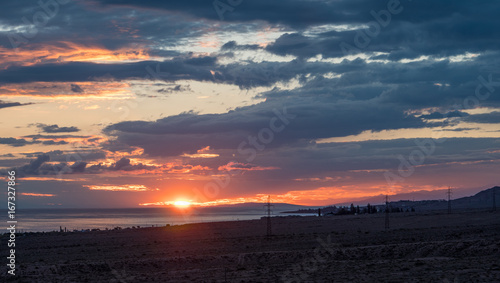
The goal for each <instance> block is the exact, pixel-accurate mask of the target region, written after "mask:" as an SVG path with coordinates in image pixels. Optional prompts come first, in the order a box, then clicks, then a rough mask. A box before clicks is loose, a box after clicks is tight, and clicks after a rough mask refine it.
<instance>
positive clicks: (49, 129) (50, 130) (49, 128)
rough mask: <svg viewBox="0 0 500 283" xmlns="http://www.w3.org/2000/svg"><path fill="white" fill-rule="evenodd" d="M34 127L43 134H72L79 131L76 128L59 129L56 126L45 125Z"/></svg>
mask: <svg viewBox="0 0 500 283" xmlns="http://www.w3.org/2000/svg"><path fill="white" fill-rule="evenodd" d="M36 126H37V127H38V128H39V129H41V130H42V131H43V132H44V133H49V134H53V133H73V132H79V131H80V129H78V128H77V127H59V126H58V125H56V124H54V125H46V124H36Z"/></svg>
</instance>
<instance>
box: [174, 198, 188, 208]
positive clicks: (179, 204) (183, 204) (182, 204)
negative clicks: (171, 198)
mask: <svg viewBox="0 0 500 283" xmlns="http://www.w3.org/2000/svg"><path fill="white" fill-rule="evenodd" d="M174 205H175V206H177V207H189V206H190V205H191V203H190V202H189V201H184V200H178V201H176V202H174Z"/></svg>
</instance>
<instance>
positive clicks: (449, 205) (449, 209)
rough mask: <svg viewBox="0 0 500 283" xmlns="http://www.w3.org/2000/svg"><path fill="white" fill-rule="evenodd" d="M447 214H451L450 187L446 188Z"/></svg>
mask: <svg viewBox="0 0 500 283" xmlns="http://www.w3.org/2000/svg"><path fill="white" fill-rule="evenodd" d="M446 194H447V195H448V214H451V187H448V192H447V193H446Z"/></svg>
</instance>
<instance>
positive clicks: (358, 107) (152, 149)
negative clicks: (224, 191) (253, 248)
mask: <svg viewBox="0 0 500 283" xmlns="http://www.w3.org/2000/svg"><path fill="white" fill-rule="evenodd" d="M276 113H279V114H276ZM280 115H281V116H280ZM279 117H282V118H283V117H285V118H283V120H277V119H278V118H279ZM286 117H288V118H286ZM275 120H276V121H275ZM271 121H275V122H273V123H275V124H276V126H277V127H281V125H285V126H286V127H284V128H286V130H283V132H280V133H279V134H276V135H273V139H272V143H271V144H269V145H268V147H269V146H270V147H277V146H282V145H284V144H295V143H298V142H300V141H312V140H315V139H320V138H329V137H341V136H348V135H355V134H359V133H361V132H362V131H365V130H372V131H380V130H384V129H397V128H418V127H426V126H428V124H426V123H424V122H422V120H421V119H419V118H416V117H413V116H408V115H406V114H405V113H404V111H403V110H402V109H400V110H398V109H397V107H395V106H394V105H389V104H386V105H384V104H381V103H379V102H377V100H373V101H366V102H365V101H357V102H354V101H342V102H330V101H328V100H325V99H318V98H314V99H313V98H301V99H295V100H290V101H286V103H284V101H270V102H265V103H260V104H257V105H254V106H249V107H243V108H238V109H236V110H234V111H230V112H229V113H226V114H205V115H198V114H193V113H186V114H180V115H176V116H171V117H167V118H163V119H160V120H157V121H155V122H141V121H133V122H121V123H117V124H114V125H112V126H109V127H107V128H106V129H105V132H106V133H107V134H109V135H112V136H116V137H117V140H118V141H119V142H121V143H124V144H127V145H129V146H137V147H141V148H144V150H145V153H146V154H150V155H159V156H175V155H180V154H182V153H194V152H196V150H199V149H201V148H204V147H206V146H210V148H214V149H236V148H237V147H238V146H239V144H240V143H241V142H242V141H246V140H247V139H248V136H249V135H253V136H255V135H257V134H258V133H259V132H260V131H262V129H264V128H266V127H267V128H268V127H270V122H271Z"/></svg>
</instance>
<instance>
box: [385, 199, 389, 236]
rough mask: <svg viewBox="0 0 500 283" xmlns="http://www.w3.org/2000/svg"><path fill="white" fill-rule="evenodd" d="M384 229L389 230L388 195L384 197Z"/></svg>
mask: <svg viewBox="0 0 500 283" xmlns="http://www.w3.org/2000/svg"><path fill="white" fill-rule="evenodd" d="M385 229H389V195H385Z"/></svg>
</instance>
